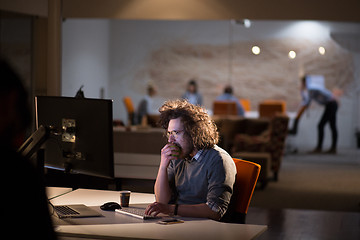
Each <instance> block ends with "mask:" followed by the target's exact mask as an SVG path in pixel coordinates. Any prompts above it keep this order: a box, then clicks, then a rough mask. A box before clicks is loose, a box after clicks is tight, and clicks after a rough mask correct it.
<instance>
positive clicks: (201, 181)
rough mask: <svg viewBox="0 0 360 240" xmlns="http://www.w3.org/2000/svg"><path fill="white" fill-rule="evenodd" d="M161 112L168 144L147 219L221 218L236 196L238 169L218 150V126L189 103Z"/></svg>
mask: <svg viewBox="0 0 360 240" xmlns="http://www.w3.org/2000/svg"><path fill="white" fill-rule="evenodd" d="M159 111H160V124H161V126H162V127H163V128H164V129H166V130H167V136H168V144H166V145H165V146H164V147H163V149H162V150H161V162H160V167H159V170H158V175H157V178H156V182H155V187H154V190H155V196H156V202H155V203H153V204H150V205H149V206H148V207H147V209H146V214H151V215H157V214H159V213H164V214H169V215H180V216H184V217H202V218H211V219H215V220H219V219H221V217H222V216H223V215H224V214H225V212H226V210H227V208H228V205H229V202H230V198H231V195H232V193H233V185H234V182H235V175H236V167H235V164H234V161H233V160H232V158H231V156H230V155H229V154H228V153H227V152H226V151H225V150H223V149H221V148H220V147H218V146H217V145H216V144H217V142H218V132H217V128H216V125H215V123H214V122H213V121H212V120H211V118H210V116H209V115H208V114H207V113H206V110H205V109H203V108H201V107H200V106H196V105H193V104H191V103H189V102H187V101H186V100H175V101H167V102H165V104H164V105H163V106H162V107H161V108H160V109H159Z"/></svg>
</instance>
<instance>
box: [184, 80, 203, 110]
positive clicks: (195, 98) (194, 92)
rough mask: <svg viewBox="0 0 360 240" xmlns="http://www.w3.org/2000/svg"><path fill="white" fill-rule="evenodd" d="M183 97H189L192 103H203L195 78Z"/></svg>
mask: <svg viewBox="0 0 360 240" xmlns="http://www.w3.org/2000/svg"><path fill="white" fill-rule="evenodd" d="M182 98H183V99H187V100H188V101H189V103H191V104H194V105H202V96H201V94H200V93H199V92H198V86H197V83H196V81H195V80H190V81H189V83H188V84H187V88H186V92H185V93H184V95H182Z"/></svg>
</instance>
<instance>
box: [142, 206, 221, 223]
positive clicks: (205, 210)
mask: <svg viewBox="0 0 360 240" xmlns="http://www.w3.org/2000/svg"><path fill="white" fill-rule="evenodd" d="M174 211H175V204H163V203H159V202H155V203H152V204H150V205H149V206H148V207H147V209H146V214H148V215H155V216H156V215H158V214H159V213H164V214H169V215H172V214H174ZM177 215H179V216H182V217H197V218H210V219H214V220H219V219H220V217H221V216H220V213H217V212H215V211H213V210H211V209H210V207H209V206H208V205H207V204H206V203H200V204H194V205H186V204H182V205H178V210H177Z"/></svg>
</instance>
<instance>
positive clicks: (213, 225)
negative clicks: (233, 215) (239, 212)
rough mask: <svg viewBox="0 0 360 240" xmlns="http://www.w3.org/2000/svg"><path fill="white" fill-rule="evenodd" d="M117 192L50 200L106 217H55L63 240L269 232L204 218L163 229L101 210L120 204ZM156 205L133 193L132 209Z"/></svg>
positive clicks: (248, 236) (218, 236)
mask: <svg viewBox="0 0 360 240" xmlns="http://www.w3.org/2000/svg"><path fill="white" fill-rule="evenodd" d="M119 200H120V194H119V192H117V191H105V190H89V189H77V190H75V191H71V192H68V193H66V194H63V195H61V196H59V197H56V198H54V199H52V200H51V202H52V204H54V205H63V204H85V205H86V206H89V207H91V208H93V209H95V210H97V211H99V212H100V213H101V214H102V215H103V217H94V218H82V219H80V218H78V219H75V218H68V219H58V218H57V217H54V218H53V219H54V225H55V230H56V232H57V233H58V234H59V236H60V237H65V239H66V238H67V237H70V238H74V237H75V238H77V237H79V238H96V239H129V238H130V239H131V238H132V239H196V240H200V239H207V240H208V239H254V238H256V237H257V236H259V235H261V234H262V233H263V232H264V231H266V229H267V226H264V225H249V224H229V223H221V222H217V221H213V220H210V219H201V218H184V217H178V218H179V219H182V220H184V223H179V224H170V225H160V224H158V223H157V221H158V220H146V221H145V220H141V219H137V218H133V217H130V216H126V215H123V214H119V213H116V212H107V211H102V210H100V207H99V206H100V205H102V204H103V203H105V202H119ZM154 201H155V196H154V194H147V193H136V192H133V193H131V197H130V205H132V204H141V205H144V206H146V205H147V204H150V203H152V202H154Z"/></svg>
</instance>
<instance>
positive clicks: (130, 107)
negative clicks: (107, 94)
mask: <svg viewBox="0 0 360 240" xmlns="http://www.w3.org/2000/svg"><path fill="white" fill-rule="evenodd" d="M123 102H124V104H125V108H126V111H127V113H128V125H134V124H135V107H134V104H133V102H132V100H131V97H124V98H123Z"/></svg>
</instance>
